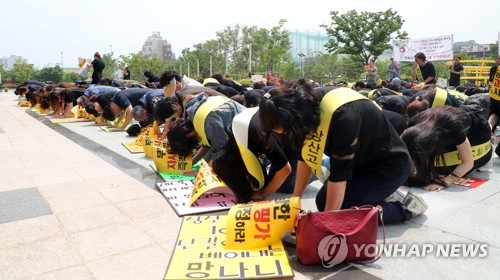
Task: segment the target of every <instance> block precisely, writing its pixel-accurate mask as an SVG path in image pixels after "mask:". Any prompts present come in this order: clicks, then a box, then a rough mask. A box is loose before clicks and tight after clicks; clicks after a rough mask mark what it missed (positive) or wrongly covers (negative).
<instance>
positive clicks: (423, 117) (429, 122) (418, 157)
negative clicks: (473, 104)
mask: <svg viewBox="0 0 500 280" xmlns="http://www.w3.org/2000/svg"><path fill="white" fill-rule="evenodd" d="M461 116H464V113H463V110H462V109H459V108H455V107H451V106H438V107H434V108H430V109H428V110H426V111H424V112H421V113H419V114H418V115H417V116H416V117H415V118H412V119H411V120H410V123H409V127H408V128H407V129H406V130H405V131H404V132H403V134H401V138H402V139H403V141H404V142H405V144H406V146H407V148H408V151H409V152H410V156H411V158H412V160H413V163H414V165H415V169H416V171H417V173H416V174H415V176H414V178H415V179H416V180H417V181H418V182H421V183H424V184H432V183H435V184H439V185H442V186H446V183H445V182H444V181H443V180H442V179H440V176H442V175H448V174H443V173H444V172H443V167H438V166H436V163H440V164H441V165H443V166H445V165H446V162H445V159H444V153H445V152H446V151H445V149H446V147H447V146H448V145H449V143H450V142H449V141H447V140H449V138H450V135H451V136H453V135H454V134H456V132H457V130H456V129H457V127H463V129H464V131H463V132H465V131H467V130H468V127H466V126H465V124H464V120H463V119H462V118H461ZM445 169H446V168H445ZM450 172H451V171H450ZM450 172H446V173H450Z"/></svg>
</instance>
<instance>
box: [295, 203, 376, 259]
mask: <svg viewBox="0 0 500 280" xmlns="http://www.w3.org/2000/svg"><path fill="white" fill-rule="evenodd" d="M379 216H380V220H381V221H382V207H380V206H371V205H366V206H361V207H353V208H350V209H344V210H336V211H327V212H311V211H303V210H300V211H299V213H298V214H297V219H296V221H295V223H296V224H295V234H296V242H297V243H296V252H297V257H298V259H299V261H300V262H301V263H302V264H306V265H307V264H323V265H324V266H326V267H332V266H334V265H336V264H338V263H341V262H343V261H351V262H373V261H376V260H377V259H378V258H379V255H380V254H378V248H377V247H376V246H377V235H378V218H379ZM382 229H383V233H384V245H385V227H384V224H383V222H382Z"/></svg>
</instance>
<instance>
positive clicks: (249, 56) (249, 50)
mask: <svg viewBox="0 0 500 280" xmlns="http://www.w3.org/2000/svg"><path fill="white" fill-rule="evenodd" d="M248 73H249V74H251V73H252V43H250V44H248Z"/></svg>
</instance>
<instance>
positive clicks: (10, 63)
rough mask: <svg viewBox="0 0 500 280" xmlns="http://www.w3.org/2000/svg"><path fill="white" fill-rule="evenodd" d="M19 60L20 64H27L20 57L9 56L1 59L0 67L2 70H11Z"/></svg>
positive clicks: (25, 60) (26, 61)
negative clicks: (0, 66)
mask: <svg viewBox="0 0 500 280" xmlns="http://www.w3.org/2000/svg"><path fill="white" fill-rule="evenodd" d="M18 60H20V61H21V62H22V63H24V64H27V63H28V60H27V59H24V58H23V57H22V56H17V55H11V56H8V57H7V56H4V57H3V58H1V59H0V65H2V66H3V69H5V70H11V69H12V68H13V67H14V63H16V61H18Z"/></svg>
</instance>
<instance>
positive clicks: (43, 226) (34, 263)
mask: <svg viewBox="0 0 500 280" xmlns="http://www.w3.org/2000/svg"><path fill="white" fill-rule="evenodd" d="M0 120H1V121H0V155H1V161H0V279H162V278H163V276H164V274H165V271H166V268H167V265H168V261H169V258H170V255H171V253H172V249H173V245H174V243H175V240H176V237H177V233H178V230H179V227H180V224H181V218H179V217H178V216H177V215H176V214H175V212H174V211H173V210H172V208H171V207H170V206H169V204H168V203H167V202H166V200H165V199H164V198H163V196H162V195H161V194H160V193H159V192H158V191H156V188H155V183H156V182H160V181H161V180H160V178H158V176H156V174H155V173H154V172H153V171H152V170H151V169H150V168H149V164H152V161H151V160H149V159H146V158H144V156H143V155H142V154H130V153H129V152H128V151H127V150H126V149H125V148H124V147H123V146H122V145H121V143H122V142H124V141H132V138H130V137H127V136H126V133H125V132H115V133H107V132H104V131H102V130H101V129H99V128H98V127H96V126H94V125H93V124H91V123H69V124H52V123H50V122H49V121H48V120H47V118H46V117H43V116H39V115H38V114H36V113H32V112H29V110H28V109H27V108H20V107H18V106H17V97H16V96H15V95H14V94H13V93H12V91H10V92H8V93H0ZM499 172H500V159H499V158H498V157H497V156H496V155H495V156H494V158H493V167H492V170H491V171H488V172H481V173H479V172H474V173H473V174H472V175H473V176H476V177H482V178H487V179H489V181H488V182H486V183H485V184H483V185H482V186H480V187H479V188H476V189H470V188H465V187H458V186H453V187H450V188H449V189H447V190H444V191H441V192H426V191H424V190H422V189H415V190H413V191H415V192H416V193H418V194H420V195H421V196H422V197H424V198H425V200H426V202H427V203H428V204H429V209H428V211H427V213H426V214H425V215H423V216H421V217H418V218H416V219H414V220H412V221H409V222H405V223H403V224H398V225H388V226H386V230H387V243H388V244H392V245H394V244H406V245H407V246H408V247H409V246H410V245H412V244H433V245H437V244H454V243H456V244H469V243H486V244H488V247H487V252H488V255H487V256H486V257H484V258H478V257H475V258H471V257H469V258H465V257H450V258H444V257H436V256H435V254H429V255H427V256H425V257H420V258H419V257H415V256H413V257H407V258H403V257H387V256H383V257H382V258H381V259H380V260H378V261H377V262H375V263H373V264H370V265H357V264H348V263H343V264H340V265H337V266H335V267H334V268H330V269H326V268H324V267H322V266H303V265H300V264H299V263H298V261H297V258H296V256H295V252H294V249H293V248H290V247H288V248H287V251H288V256H289V259H290V263H291V265H292V267H293V269H294V272H295V279H379V278H381V279H399V278H403V277H404V278H405V279H500V218H499V217H498V214H499V213H500V175H499ZM401 190H403V191H404V192H406V191H407V190H408V189H407V188H406V187H402V188H401ZM316 191H317V187H316V186H311V187H310V188H308V189H307V190H306V193H305V194H304V198H303V201H302V204H303V207H304V208H306V209H311V210H315V206H314V197H315V192H316ZM380 242H381V233H380V234H379V243H380Z"/></svg>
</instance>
